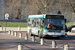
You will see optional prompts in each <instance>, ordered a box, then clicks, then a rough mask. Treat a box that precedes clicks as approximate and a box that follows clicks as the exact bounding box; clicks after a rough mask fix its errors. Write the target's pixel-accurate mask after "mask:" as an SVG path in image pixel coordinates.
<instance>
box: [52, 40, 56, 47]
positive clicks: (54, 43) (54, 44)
mask: <svg viewBox="0 0 75 50" xmlns="http://www.w3.org/2000/svg"><path fill="white" fill-rule="evenodd" d="M52 48H56V41H55V40H53V41H52Z"/></svg>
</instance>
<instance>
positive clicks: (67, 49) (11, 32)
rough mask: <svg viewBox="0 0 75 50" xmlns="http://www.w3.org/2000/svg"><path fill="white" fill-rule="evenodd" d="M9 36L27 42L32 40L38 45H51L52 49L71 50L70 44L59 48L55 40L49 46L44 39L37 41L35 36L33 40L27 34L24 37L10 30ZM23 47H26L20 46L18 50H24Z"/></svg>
mask: <svg viewBox="0 0 75 50" xmlns="http://www.w3.org/2000/svg"><path fill="white" fill-rule="evenodd" d="M8 34H10V35H13V36H15V37H19V38H24V39H25V40H31V41H32V42H38V43H40V45H47V46H50V45H51V47H50V48H62V50H69V48H70V47H69V45H68V43H66V44H64V45H62V46H59V45H57V43H56V41H55V40H53V41H52V42H51V43H50V44H48V43H47V42H46V41H45V40H44V39H43V38H40V39H39V40H37V39H36V38H35V36H32V37H31V38H29V37H28V34H27V33H25V35H24V37H23V36H22V33H21V32H18V34H17V31H10V30H9V31H8ZM22 46H25V45H23V44H19V45H18V50H23V49H22V48H23V47H22ZM25 47H27V48H30V47H28V46H25ZM30 49H31V50H35V49H32V48H30Z"/></svg>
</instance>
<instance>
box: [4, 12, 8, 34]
mask: <svg viewBox="0 0 75 50" xmlns="http://www.w3.org/2000/svg"><path fill="white" fill-rule="evenodd" d="M8 17H9V14H8V13H6V14H5V33H6V26H7V20H8Z"/></svg>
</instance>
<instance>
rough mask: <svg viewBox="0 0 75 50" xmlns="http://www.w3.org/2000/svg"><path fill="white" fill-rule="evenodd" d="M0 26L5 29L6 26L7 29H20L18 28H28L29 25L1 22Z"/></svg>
mask: <svg viewBox="0 0 75 50" xmlns="http://www.w3.org/2000/svg"><path fill="white" fill-rule="evenodd" d="M0 25H1V26H3V27H5V25H6V26H7V27H18V26H20V27H27V23H21V22H19V23H17V22H7V23H6V22H0Z"/></svg>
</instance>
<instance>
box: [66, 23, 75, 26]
mask: <svg viewBox="0 0 75 50" xmlns="http://www.w3.org/2000/svg"><path fill="white" fill-rule="evenodd" d="M66 25H67V27H68V26H71V25H75V22H68V23H66Z"/></svg>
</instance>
